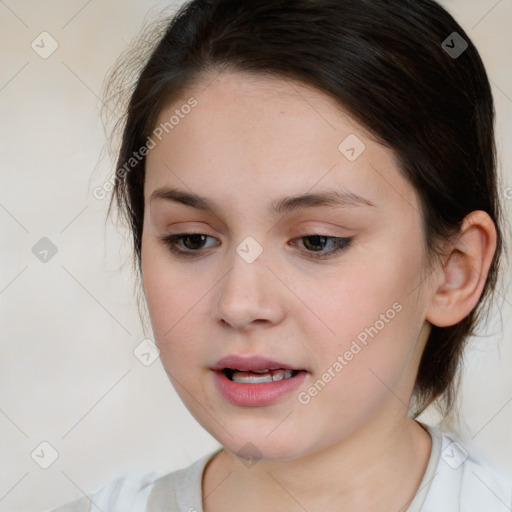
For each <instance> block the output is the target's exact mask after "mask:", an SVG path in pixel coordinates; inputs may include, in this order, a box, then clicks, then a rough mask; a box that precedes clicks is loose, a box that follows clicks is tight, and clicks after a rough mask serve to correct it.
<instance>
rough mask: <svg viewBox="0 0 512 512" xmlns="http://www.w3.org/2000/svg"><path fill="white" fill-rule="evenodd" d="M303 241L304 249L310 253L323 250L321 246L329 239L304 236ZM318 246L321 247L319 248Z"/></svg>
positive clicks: (318, 236) (317, 236)
mask: <svg viewBox="0 0 512 512" xmlns="http://www.w3.org/2000/svg"><path fill="white" fill-rule="evenodd" d="M303 240H305V242H304V247H306V248H307V249H309V250H312V251H319V250H322V249H323V246H324V245H325V244H326V243H327V241H328V240H329V239H328V237H326V236H320V235H311V236H305V237H304V238H303ZM306 241H307V242H306ZM319 246H321V247H320V248H319Z"/></svg>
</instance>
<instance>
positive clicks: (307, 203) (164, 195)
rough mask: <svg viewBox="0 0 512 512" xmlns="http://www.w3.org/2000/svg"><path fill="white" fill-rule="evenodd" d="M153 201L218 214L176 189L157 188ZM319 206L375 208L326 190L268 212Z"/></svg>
mask: <svg viewBox="0 0 512 512" xmlns="http://www.w3.org/2000/svg"><path fill="white" fill-rule="evenodd" d="M155 199H165V200H167V201H173V202H176V203H179V204H183V205H186V206H191V207H192V208H196V209H198V210H202V211H206V212H212V213H215V214H218V213H219V210H220V208H219V207H218V205H217V204H216V203H215V202H214V201H211V200H210V199H207V198H205V197H202V196H199V195H197V194H193V193H191V192H186V191H184V190H179V189H176V188H159V189H156V190H155V191H154V192H153V193H152V194H151V197H150V199H149V200H150V202H151V201H153V200H155ZM321 206H324V207H325V206H332V207H353V206H370V207H376V206H375V204H374V203H372V202H371V201H369V200H368V199H365V198H364V197H362V196H360V195H358V194H355V193H353V192H350V191H346V190H327V191H324V192H317V193H306V194H299V195H295V196H290V197H284V198H281V199H277V200H275V201H273V202H272V203H270V205H269V208H268V212H269V213H270V214H274V215H275V214H280V213H287V212H292V211H296V210H300V209H302V208H313V207H321Z"/></svg>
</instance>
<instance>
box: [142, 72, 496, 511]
mask: <svg viewBox="0 0 512 512" xmlns="http://www.w3.org/2000/svg"><path fill="white" fill-rule="evenodd" d="M207 84H208V85H207ZM190 96H193V97H195V98H196V99H197V101H198V105H197V107H196V108H195V109H194V110H193V111H192V112H191V113H190V114H189V115H188V116H186V117H185V118H184V119H183V120H181V122H180V123H179V124H178V125H176V126H175V127H174V128H173V129H172V131H169V133H168V134H166V135H165V136H164V137H163V138H162V140H161V141H159V142H158V143H157V144H156V146H155V147H154V148H153V149H152V150H151V151H150V152H149V154H148V157H147V166H146V181H145V188H144V195H145V215H144V226H143V237H142V274H143V285H144V291H145V296H146V299H147V304H148V310H149V314H150V318H151V324H152V328H153V332H154V336H155V341H156V344H157V346H158V347H159V349H160V351H161V360H162V363H163V366H164V368H165V371H166V372H167V374H168V375H169V378H170V380H171V381H172V383H173V385H174V386H175V388H176V391H177V392H178V394H179V395H180V397H181V399H182V400H183V402H184V403H185V405H186V406H187V408H188V409H189V410H190V412H191V413H192V414H193V416H194V417H195V418H196V419H197V421H198V422H199V423H200V424H201V425H202V426H203V427H204V428H205V429H206V430H207V431H208V432H209V433H210V434H211V435H212V436H214V437H215V438H216V439H217V440H218V441H219V442H220V443H221V444H222V446H223V447H224V448H225V449H224V450H223V451H222V452H220V453H219V454H218V455H216V456H215V457H214V458H213V460H212V461H211V462H210V463H209V464H208V466H207V468H206V470H205V473H204V475H203V496H204V497H205V498H203V506H204V510H205V511H206V512H214V511H221V510H222V511H224V512H226V511H228V512H229V511H231V510H240V504H241V503H243V507H244V510H248V511H256V510H261V507H269V508H268V509H269V510H279V509H281V507H282V509H283V510H301V507H303V508H305V509H306V510H309V511H312V510H320V509H321V510H325V511H330V510H333V511H334V510H336V511H338V512H339V511H345V510H347V511H349V510H350V511H363V510H365V511H367V510H396V511H397V512H398V511H399V510H406V508H407V505H408V504H409V503H410V501H411V500H412V498H413V497H414V495H415V493H416V492H417V490H418V487H419V485H420V482H421V479H422V476H423V474H424V471H425V469H426V465H427V462H428V458H429V456H430V449H431V439H430V436H429V435H428V433H427V432H426V431H425V430H424V429H423V428H422V427H421V426H420V425H419V424H418V423H417V422H415V421H413V420H411V419H410V418H409V417H408V404H409V402H410V398H411V395H412V390H413V387H414V381H415V376H416V373H417V368H418V365H419V360H420V357H421V354H422V351H423V348H424V346H425V343H426V340H427V338H428V334H429V331H430V324H431V323H434V324H436V325H452V324H454V323H456V322H458V321H459V320H461V319H462V318H464V316H466V315H467V314H468V313H469V312H470V311H471V309H472V308H473V307H474V306H475V304H476V302H477V300H478V297H479V296H480V293H481V291H482V288H483V285H484V283H485V276H486V274H487V271H488V268H489V265H490V262H491V259H492V255H493V252H494V248H495V237H496V233H495V230H494V225H493V223H492V221H491V220H490V218H489V216H488V215H487V214H485V213H484V212H473V213H472V214H471V215H470V216H468V217H467V218H466V221H465V222H464V224H463V227H462V230H461V236H460V238H459V240H458V241H457V243H456V244H455V245H453V246H449V247H447V248H446V251H445V253H444V254H443V255H442V257H440V258H439V260H438V261H437V260H436V261H435V262H434V264H433V265H429V262H428V261H427V258H426V256H425V252H424V246H423V238H422V230H421V217H420V207H419V201H418V197H417V194H416V192H415V190H414V189H413V187H412V186H411V185H410V184H409V183H408V182H407V181H406V179H405V178H404V177H403V176H402V175H401V174H400V172H399V171H398V167H397V163H396V159H395V155H394V153H393V152H392V150H390V149H389V148H387V147H384V146H383V145H381V144H379V143H378V142H377V141H376V140H375V138H374V137H373V136H372V135H371V134H370V133H368V132H367V131H366V130H365V129H364V128H363V127H362V126H361V125H359V124H358V123H357V122H356V121H355V120H354V119H353V118H351V117H350V116H349V115H348V114H347V113H346V112H345V111H343V109H341V108H340V107H339V106H338V105H337V104H336V103H335V101H334V100H333V99H331V98H329V97H327V96H325V95H323V94H322V93H320V92H318V91H316V90H314V89H312V88H310V87H307V86H305V85H301V84H299V83H295V82H290V81H285V80H282V79H277V78H268V77H266V78H263V77H254V76H248V75H244V74H241V73H236V72H223V73H222V74H220V75H218V76H217V77H216V78H215V80H213V81H210V82H206V81H199V82H197V83H196V84H195V86H193V87H191V88H190V89H189V90H187V94H186V96H183V98H182V99H180V100H179V101H176V102H174V103H173V104H172V106H170V107H169V109H165V110H164V111H163V112H162V113H161V115H160V118H159V120H158V121H157V125H158V124H159V123H160V122H165V121H166V120H167V119H168V118H169V112H170V111H173V110H174V109H175V108H179V106H180V105H181V104H184V103H185V102H186V101H187V99H188V98H189V97H190ZM349 134H355V135H357V137H358V138H359V139H360V140H361V141H363V142H364V144H365V145H366V149H365V150H364V152H363V153H362V154H361V155H360V156H359V157H358V158H357V159H356V160H355V161H353V162H351V161H349V160H348V159H347V158H346V157H345V156H344V155H343V154H341V153H340V151H339V149H338V146H339V144H340V142H342V141H343V140H344V139H345V138H346V137H347V136H348V135H349ZM164 187H173V188H178V189H180V190H183V191H185V192H192V193H195V194H199V195H201V196H204V197H206V198H207V199H209V200H211V201H214V202H215V203H216V204H217V207H218V210H217V211H216V212H207V211H201V210H199V209H196V208H193V207H191V206H186V205H182V204H179V203H177V202H174V201H170V200H166V199H160V198H156V199H154V198H152V195H153V193H154V192H155V190H157V189H162V188H164ZM331 189H337V190H340V189H344V190H346V191H350V192H353V193H356V194H359V195H361V196H363V197H364V198H366V199H367V200H368V201H370V202H371V203H372V204H373V206H369V205H362V206H361V205H358V206H353V205H352V206H347V205H345V206H316V207H309V208H301V209H299V210H297V211H293V212H289V213H281V214H278V215H272V214H269V213H268V211H267V209H268V206H269V204H270V203H271V202H272V201H274V200H277V199H279V198H282V197H288V196H294V195H299V194H306V193H312V192H322V191H326V190H331ZM183 232H192V233H199V234H205V235H208V236H209V237H211V238H208V239H207V241H206V243H205V246H204V248H201V245H199V246H194V245H191V246H190V245H189V246H188V247H192V248H194V247H199V248H200V249H199V253H200V254H199V255H197V254H193V255H192V257H188V258H187V256H177V255H174V254H172V253H171V251H170V250H169V248H168V247H167V246H166V245H165V244H164V243H163V242H162V240H160V237H163V236H166V235H170V234H178V233H183ZM311 234H320V235H324V236H332V237H354V238H353V241H352V243H351V245H349V247H348V248H347V249H345V250H341V251H338V252H336V253H334V254H332V255H331V256H330V257H327V258H325V259H313V258H312V257H311V254H312V252H313V251H311V250H310V251H309V252H308V247H311V246H308V245H306V241H305V240H304V238H301V237H305V236H307V235H311ZM248 236H251V237H253V238H254V239H255V240H256V241H257V242H258V243H259V244H260V246H261V247H262V248H263V253H262V254H261V255H260V256H259V257H258V258H257V259H256V260H255V261H254V262H253V263H250V264H249V263H247V262H246V261H244V259H242V258H241V257H240V256H239V255H238V254H237V252H236V248H237V246H238V245H239V244H240V243H241V242H242V241H243V240H244V239H245V238H246V237H248ZM179 247H180V248H182V249H183V250H185V251H186V250H187V246H186V245H184V244H183V241H182V242H181V243H180V244H179ZM330 247H332V246H331V245H327V246H326V247H325V249H323V251H324V252H328V250H329V249H330ZM190 252H192V249H189V253H190ZM197 252H198V251H197V250H196V253H197ZM315 254H316V253H315ZM396 303H399V304H400V305H401V310H400V312H399V313H397V314H396V315H395V316H394V318H393V319H392V320H391V321H389V322H388V323H386V324H385V327H384V328H382V329H381V330H380V331H379V332H378V334H377V335H376V336H374V337H373V338H370V339H369V342H368V344H367V345H366V346H364V348H363V349H362V350H361V351H360V352H359V353H358V354H357V355H356V356H355V357H354V358H353V359H352V360H351V361H349V363H348V364H347V365H346V366H345V367H344V368H343V370H342V371H341V372H339V373H337V374H336V377H335V378H333V379H332V380H331V381H330V382H329V383H328V384H327V385H326V386H325V388H323V389H322V391H321V392H320V393H318V394H317V395H316V396H314V397H312V398H311V400H310V401H309V403H307V404H302V403H300V402H299V400H298V398H297V394H298V393H299V392H300V391H307V390H308V388H309V387H310V386H311V385H312V384H313V383H314V382H315V381H317V380H318V379H319V378H321V377H322V375H323V374H324V373H325V372H326V371H327V370H328V369H329V368H330V367H332V366H333V363H334V362H335V361H336V360H337V357H338V356H339V355H342V354H344V353H345V352H346V351H347V350H349V348H350V346H351V343H352V341H353V340H354V339H356V337H357V335H358V334H360V333H361V332H362V331H364V329H365V327H370V326H373V325H374V324H375V323H376V321H377V320H379V318H381V317H380V315H381V314H385V313H386V311H387V310H389V309H390V308H392V305H393V304H396ZM232 354H236V355H242V356H252V355H260V356H266V357H269V358H271V359H274V360H277V361H280V362H283V363H287V364H289V365H291V366H293V367H295V368H302V369H306V370H307V372H308V373H307V375H306V379H305V381H304V382H303V383H302V384H301V386H300V388H299V389H298V390H297V391H294V392H292V393H290V394H289V395H287V396H285V397H283V398H281V399H280V400H279V401H278V402H277V403H274V404H272V405H268V406H263V407H240V406H236V405H233V404H231V403H229V402H227V401H226V400H225V399H224V398H223V397H222V396H221V395H220V393H219V392H218V390H217V388H216V387H215V385H214V379H213V377H214V375H213V373H212V371H211V370H210V368H211V367H212V366H213V365H214V364H215V363H216V361H217V360H219V359H220V358H221V357H224V356H227V355H232ZM247 443H251V445H249V446H250V447H252V448H250V447H248V446H247ZM242 447H245V448H244V450H245V451H246V452H247V451H249V452H251V450H252V456H253V457H254V461H255V462H256V463H255V464H246V463H244V461H243V460H242V459H241V458H240V457H238V456H237V453H238V452H239V451H240V449H242ZM245 462H246V461H245ZM299 504H300V506H299Z"/></svg>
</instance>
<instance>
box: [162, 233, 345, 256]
mask: <svg viewBox="0 0 512 512" xmlns="http://www.w3.org/2000/svg"><path fill="white" fill-rule="evenodd" d="M192 236H201V237H208V238H213V237H210V236H209V235H205V234H203V233H178V234H176V235H167V236H162V237H158V238H159V239H160V241H161V242H162V243H163V244H164V245H165V246H166V247H167V248H168V249H169V250H170V251H171V253H173V254H176V255H178V256H182V257H185V258H187V257H189V258H190V257H194V256H199V254H198V253H199V252H200V251H201V249H198V250H190V249H189V250H183V249H178V248H177V247H176V243H177V242H179V241H182V240H183V239H185V238H188V237H192ZM313 237H318V238H324V239H326V240H327V241H330V240H332V241H333V242H334V245H335V247H334V248H333V249H331V250H329V251H323V252H320V251H307V250H306V253H309V254H308V255H307V257H308V258H313V259H318V260H320V259H327V258H329V257H331V256H332V255H333V254H334V253H337V252H338V251H345V250H347V249H348V248H349V246H350V245H351V243H352V241H353V239H354V237H348V238H341V237H336V236H327V235H319V234H316V233H315V234H306V235H303V236H301V237H298V238H296V239H294V240H301V239H304V238H313ZM313 245H315V244H313Z"/></svg>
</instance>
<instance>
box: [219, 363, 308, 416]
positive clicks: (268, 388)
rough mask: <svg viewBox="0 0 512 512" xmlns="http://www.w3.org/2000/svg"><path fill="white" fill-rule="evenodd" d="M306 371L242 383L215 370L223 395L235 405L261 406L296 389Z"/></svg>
mask: <svg viewBox="0 0 512 512" xmlns="http://www.w3.org/2000/svg"><path fill="white" fill-rule="evenodd" d="M305 377H306V372H304V371H300V372H299V373H298V374H297V375H295V376H294V377H290V378H289V379H281V380H276V381H272V382H264V383H261V384H242V383H240V382H233V381H231V380H229V379H228V378H227V377H226V376H225V375H224V374H223V373H222V372H220V371H216V372H215V384H216V386H217V389H218V390H219V391H220V393H221V395H222V396H223V397H224V398H225V399H226V400H228V401H229V402H231V403H232V404H235V405H240V406H245V407H261V406H263V405H270V404H272V403H275V402H277V401H278V400H279V399H280V398H282V397H283V396H285V395H286V394H288V393H290V392H291V391H293V390H294V389H296V388H297V387H298V386H300V384H301V383H302V382H303V381H304V379H305Z"/></svg>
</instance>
